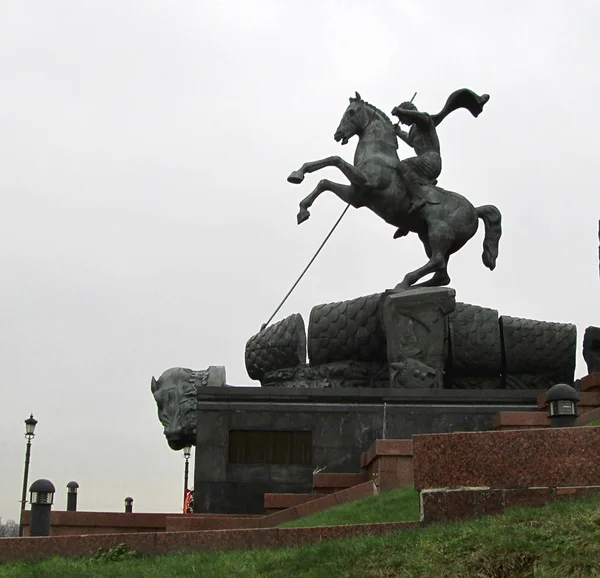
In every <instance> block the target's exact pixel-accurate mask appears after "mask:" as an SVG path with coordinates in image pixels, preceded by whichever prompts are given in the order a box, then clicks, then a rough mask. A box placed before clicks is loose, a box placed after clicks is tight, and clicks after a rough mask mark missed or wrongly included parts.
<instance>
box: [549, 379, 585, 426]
mask: <svg viewBox="0 0 600 578" xmlns="http://www.w3.org/2000/svg"><path fill="white" fill-rule="evenodd" d="M578 400H579V394H578V393H577V391H575V388H573V387H571V386H570V385H567V384H566V383H557V384H556V385H553V386H552V387H551V388H550V389H549V390H548V393H547V394H546V401H547V402H548V407H549V412H550V416H549V417H550V427H573V426H575V424H576V422H577V401H578Z"/></svg>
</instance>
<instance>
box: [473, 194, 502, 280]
mask: <svg viewBox="0 0 600 578" xmlns="http://www.w3.org/2000/svg"><path fill="white" fill-rule="evenodd" d="M475 210H476V211H477V216H478V217H479V218H480V219H481V220H482V221H483V224H484V226H485V237H484V239H483V255H482V256H481V258H482V260H483V264H484V265H485V266H486V267H487V268H488V269H490V270H491V271H493V270H494V269H495V267H496V259H497V258H498V243H499V242H500V237H501V236H502V215H501V214H500V211H499V210H498V209H497V208H496V207H494V205H483V206H482V207H477V208H476V209H475Z"/></svg>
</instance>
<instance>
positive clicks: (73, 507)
mask: <svg viewBox="0 0 600 578" xmlns="http://www.w3.org/2000/svg"><path fill="white" fill-rule="evenodd" d="M77 488H79V484H78V483H77V482H69V483H68V484H67V512H76V511H77Z"/></svg>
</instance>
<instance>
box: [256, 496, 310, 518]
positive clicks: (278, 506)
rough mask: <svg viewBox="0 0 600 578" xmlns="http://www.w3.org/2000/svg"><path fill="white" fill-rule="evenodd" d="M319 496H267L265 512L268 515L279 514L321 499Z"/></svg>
mask: <svg viewBox="0 0 600 578" xmlns="http://www.w3.org/2000/svg"><path fill="white" fill-rule="evenodd" d="M319 497H320V496H319V494H284V493H281V494H278V493H267V494H265V511H266V513H267V514H272V513H273V512H278V511H279V510H287V508H293V507H294V506H299V505H300V504H305V503H306V502H310V501H312V500H316V499H317V498H319Z"/></svg>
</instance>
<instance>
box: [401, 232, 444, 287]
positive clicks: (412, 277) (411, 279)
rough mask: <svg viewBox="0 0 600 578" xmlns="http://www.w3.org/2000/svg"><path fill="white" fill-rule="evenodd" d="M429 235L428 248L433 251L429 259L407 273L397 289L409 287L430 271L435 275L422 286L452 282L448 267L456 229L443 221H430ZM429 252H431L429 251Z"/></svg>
mask: <svg viewBox="0 0 600 578" xmlns="http://www.w3.org/2000/svg"><path fill="white" fill-rule="evenodd" d="M427 236H428V247H427V248H428V249H430V251H431V254H430V258H429V261H428V262H427V263H425V265H423V266H422V267H419V268H418V269H416V270H414V271H411V272H410V273H407V274H406V276H405V277H404V279H403V280H402V283H399V284H398V285H396V289H408V288H409V287H412V286H413V285H414V284H415V283H416V282H417V281H418V280H419V279H421V278H422V277H425V275H429V274H430V273H435V275H434V276H433V277H432V278H431V279H429V280H428V281H425V282H424V283H421V284H420V286H421V287H435V286H441V285H447V284H448V283H450V277H449V276H448V273H447V272H446V267H447V266H448V257H449V256H450V253H451V249H452V245H453V244H454V231H453V230H452V228H451V227H449V226H448V225H446V224H445V223H443V222H434V223H429V226H428V235H427ZM427 253H428V254H429V251H427Z"/></svg>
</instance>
